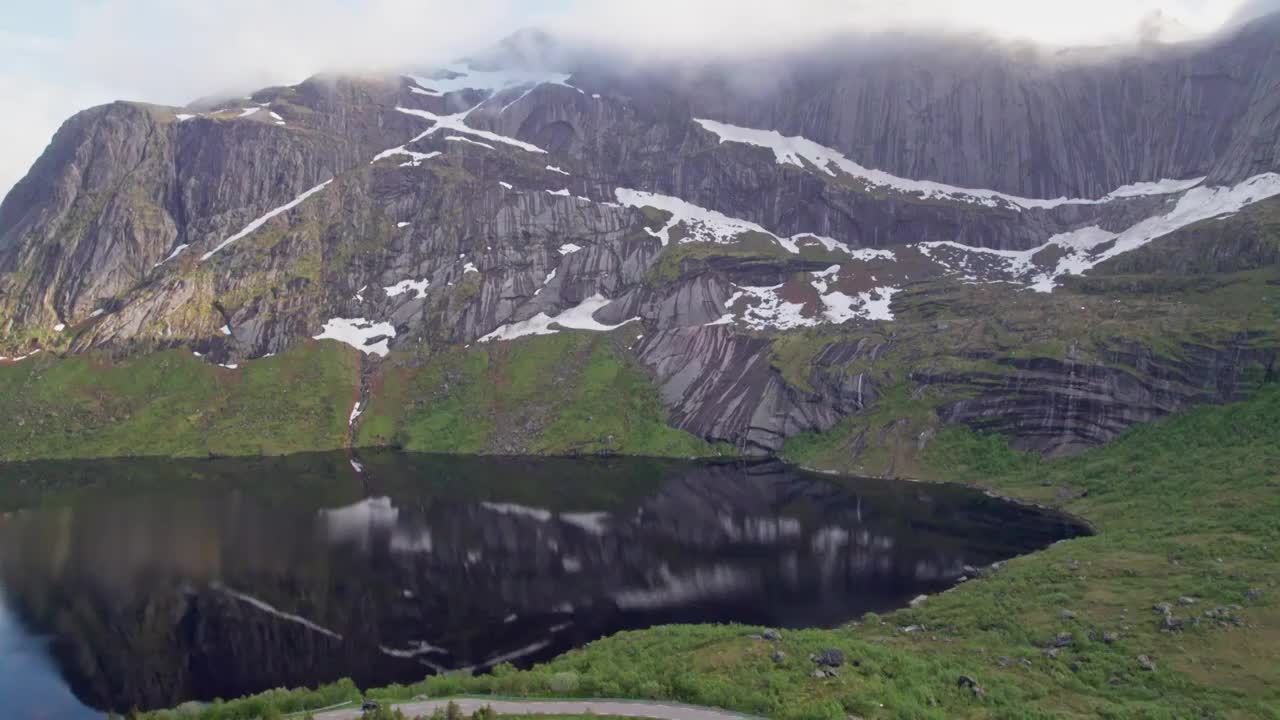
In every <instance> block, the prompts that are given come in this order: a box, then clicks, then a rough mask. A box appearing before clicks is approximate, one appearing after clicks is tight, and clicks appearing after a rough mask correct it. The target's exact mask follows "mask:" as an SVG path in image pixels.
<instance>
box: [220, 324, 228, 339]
mask: <svg viewBox="0 0 1280 720" xmlns="http://www.w3.org/2000/svg"><path fill="white" fill-rule="evenodd" d="M218 332H220V333H222V334H223V335H226V336H228V337H229V336H230V335H231V326H230V325H223V326H222V327H220V328H218Z"/></svg>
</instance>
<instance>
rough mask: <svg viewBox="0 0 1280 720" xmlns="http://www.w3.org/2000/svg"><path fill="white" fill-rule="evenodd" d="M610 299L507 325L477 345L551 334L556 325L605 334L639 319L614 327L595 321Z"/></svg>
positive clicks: (600, 298)
mask: <svg viewBox="0 0 1280 720" xmlns="http://www.w3.org/2000/svg"><path fill="white" fill-rule="evenodd" d="M610 302H612V301H611V300H609V298H606V297H604V296H603V295H593V296H591V297H589V298H587V299H586V300H583V301H582V303H581V304H579V305H577V306H575V307H571V308H568V309H566V310H564V311H562V312H561V313H560V314H559V315H556V316H555V317H549V316H548V315H547V314H546V313H538V314H537V315H534V316H533V317H531V318H529V319H528V320H525V321H523V322H518V323H510V324H507V325H503V326H502V327H500V328H498V329H497V330H494V331H493V332H491V333H489V334H488V335H485V336H484V337H482V338H480V340H479V342H490V341H493V340H514V339H516V338H520V337H525V336H528V335H554V334H555V333H557V332H559V330H558V329H556V328H553V327H551V326H552V325H558V326H559V327H560V328H562V329H566V330H591V331H594V332H608V331H610V330H615V329H617V328H620V327H622V326H623V325H626V324H627V323H630V322H634V321H636V320H638V319H639V318H631V319H630V320H626V321H623V322H621V323H618V324H617V325H605V324H604V323H602V322H599V321H597V320H596V319H595V317H594V315H595V313H596V311H597V310H600V309H601V308H603V307H604V306H606V305H608V304H609V303H610Z"/></svg>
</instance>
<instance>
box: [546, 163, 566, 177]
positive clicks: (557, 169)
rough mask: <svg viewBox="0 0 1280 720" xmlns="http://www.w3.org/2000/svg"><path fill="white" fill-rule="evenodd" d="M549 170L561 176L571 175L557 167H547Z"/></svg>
mask: <svg viewBox="0 0 1280 720" xmlns="http://www.w3.org/2000/svg"><path fill="white" fill-rule="evenodd" d="M547 169H548V170H550V171H551V172H553V173H560V174H561V175H568V174H569V173H567V172H565V171H564V170H561V169H560V168H558V167H556V166H555V165H548V166H547Z"/></svg>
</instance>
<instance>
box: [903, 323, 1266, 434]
mask: <svg viewBox="0 0 1280 720" xmlns="http://www.w3.org/2000/svg"><path fill="white" fill-rule="evenodd" d="M1276 355H1277V352H1276V350H1275V349H1274V348H1273V349H1265V350H1259V349H1253V348H1251V347H1250V346H1249V343H1248V338H1245V337H1238V338H1236V339H1235V340H1234V341H1233V342H1231V343H1229V344H1227V345H1224V346H1221V347H1214V346H1209V345H1196V344H1189V343H1186V344H1182V345H1180V346H1179V347H1178V348H1177V350H1176V351H1175V352H1174V353H1173V354H1171V355H1165V354H1161V353H1157V352H1155V351H1154V350H1152V349H1151V348H1148V347H1144V346H1141V345H1138V344H1136V343H1132V342H1120V343H1116V344H1115V345H1113V346H1112V347H1111V348H1110V349H1108V350H1107V351H1106V352H1105V353H1104V358H1103V362H1102V363H1101V364H1089V363H1081V362H1073V361H1070V360H1056V359H1049V358H1037V359H1028V360H1021V359H1019V360H1014V359H1001V360H998V361H997V362H999V363H1000V364H1001V365H1004V366H1006V367H1008V368H1010V370H1011V372H1010V373H1008V374H994V373H990V374H988V373H971V374H963V375H936V376H928V375H923V374H917V375H915V376H913V379H914V380H915V381H917V382H920V383H927V384H931V385H945V386H951V387H952V388H960V389H964V390H966V391H972V392H973V393H975V397H974V398H973V399H971V400H962V401H959V402H955V403H952V404H950V405H947V406H945V407H943V408H941V409H940V410H939V416H940V418H941V419H942V420H943V421H944V422H959V423H965V424H967V425H970V426H972V427H974V428H976V429H980V430H986V431H994V432H998V433H1002V434H1004V435H1006V436H1008V437H1009V438H1010V441H1011V445H1012V446H1013V447H1015V448H1019V449H1023V450H1035V451H1039V452H1042V453H1046V454H1051V455H1052V454H1064V453H1070V452H1072V451H1076V450H1081V449H1084V448H1087V447H1092V446H1096V445H1101V444H1103V443H1106V442H1108V441H1110V440H1111V439H1112V438H1114V437H1115V436H1116V435H1118V434H1120V433H1121V432H1122V431H1124V430H1125V429H1127V428H1129V427H1131V426H1133V425H1136V424H1139V423H1144V422H1149V421H1151V420H1155V419H1157V418H1160V417H1163V416H1165V415H1168V414H1170V413H1174V412H1177V411H1179V410H1183V409H1186V408H1188V407H1191V406H1194V405H1203V404H1221V403H1228V402H1233V401H1238V400H1242V399H1244V398H1246V397H1248V395H1249V394H1250V392H1251V391H1252V390H1253V389H1255V388H1256V387H1257V385H1258V383H1259V382H1261V381H1263V380H1266V379H1271V378H1274V375H1275V372H1276Z"/></svg>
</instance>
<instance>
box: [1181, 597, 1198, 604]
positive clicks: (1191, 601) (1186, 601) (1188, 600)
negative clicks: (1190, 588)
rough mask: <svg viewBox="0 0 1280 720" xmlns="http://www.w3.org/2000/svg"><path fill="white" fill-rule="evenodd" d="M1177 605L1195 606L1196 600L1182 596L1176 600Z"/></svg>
mask: <svg viewBox="0 0 1280 720" xmlns="http://www.w3.org/2000/svg"><path fill="white" fill-rule="evenodd" d="M1178 604H1179V605H1184V606H1187V605H1195V604H1196V599H1195V598H1192V597H1186V596H1183V597H1180V598H1178Z"/></svg>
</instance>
